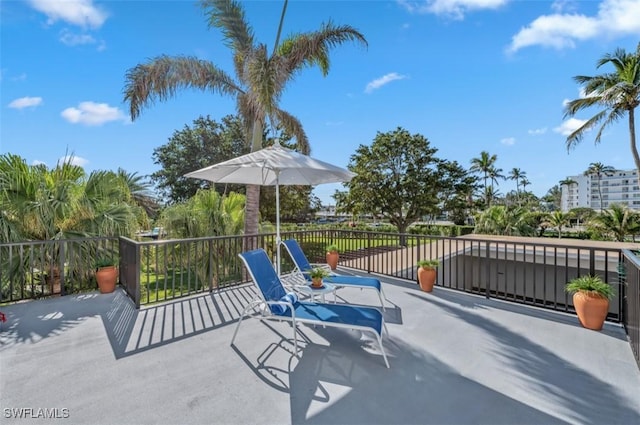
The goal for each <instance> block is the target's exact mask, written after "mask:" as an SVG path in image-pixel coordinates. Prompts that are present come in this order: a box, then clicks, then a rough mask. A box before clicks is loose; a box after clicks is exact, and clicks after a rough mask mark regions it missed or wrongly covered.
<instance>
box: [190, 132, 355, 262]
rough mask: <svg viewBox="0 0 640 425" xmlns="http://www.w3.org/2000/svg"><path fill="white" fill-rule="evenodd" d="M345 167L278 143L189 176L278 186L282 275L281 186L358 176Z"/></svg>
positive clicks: (277, 230)
mask: <svg viewBox="0 0 640 425" xmlns="http://www.w3.org/2000/svg"><path fill="white" fill-rule="evenodd" d="M354 175H355V174H353V173H352V172H350V171H348V170H345V169H344V168H340V167H337V166H335V165H331V164H329V163H327V162H324V161H320V160H317V159H314V158H311V157H309V156H307V155H303V154H301V153H299V152H296V151H293V150H291V149H287V148H284V147H282V146H280V144H279V143H276V144H275V145H273V146H269V147H267V148H264V149H260V150H259V151H255V152H251V153H248V154H246V155H242V156H239V157H237V158H233V159H230V160H228V161H224V162H220V163H218V164H214V165H210V166H208V167H205V168H202V169H200V170H196V171H192V172H190V173H187V174H185V177H192V178H197V179H203V180H209V181H212V182H215V183H236V184H256V185H260V186H275V187H276V245H277V246H276V252H277V268H278V274H279V273H280V241H281V239H280V190H279V186H280V185H305V186H316V185H318V184H323V183H339V182H347V181H349V180H351V178H352V177H353V176H354Z"/></svg>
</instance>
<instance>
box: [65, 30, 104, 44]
mask: <svg viewBox="0 0 640 425" xmlns="http://www.w3.org/2000/svg"><path fill="white" fill-rule="evenodd" d="M60 41H61V42H62V43H63V44H66V45H67V46H77V45H80V44H94V43H95V42H96V39H95V38H93V36H91V35H89V34H73V33H72V32H71V31H69V30H67V29H64V30H62V31H61V32H60Z"/></svg>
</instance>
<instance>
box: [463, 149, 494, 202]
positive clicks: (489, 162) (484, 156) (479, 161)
mask: <svg viewBox="0 0 640 425" xmlns="http://www.w3.org/2000/svg"><path fill="white" fill-rule="evenodd" d="M497 160H498V156H497V155H490V154H489V152H487V151H482V152H480V156H479V157H478V158H472V159H471V168H470V171H471V172H475V173H479V174H482V176H483V181H484V184H483V188H484V189H485V190H484V196H485V204H486V206H487V207H490V206H491V198H489V194H490V193H491V192H492V191H487V189H488V185H487V180H488V179H491V180H493V179H494V177H497V174H499V173H498V172H497V171H496V170H497V169H496V168H495V164H496V161H497ZM500 171H502V170H500Z"/></svg>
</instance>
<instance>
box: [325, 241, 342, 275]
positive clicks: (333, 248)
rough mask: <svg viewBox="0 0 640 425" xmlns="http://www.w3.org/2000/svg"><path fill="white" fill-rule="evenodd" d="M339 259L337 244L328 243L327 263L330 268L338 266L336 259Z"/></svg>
mask: <svg viewBox="0 0 640 425" xmlns="http://www.w3.org/2000/svg"><path fill="white" fill-rule="evenodd" d="M339 259H340V255H339V254H338V246H337V245H329V246H327V264H329V267H331V270H335V269H336V267H338V260H339Z"/></svg>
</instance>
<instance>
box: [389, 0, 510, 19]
mask: <svg viewBox="0 0 640 425" xmlns="http://www.w3.org/2000/svg"><path fill="white" fill-rule="evenodd" d="M508 2H509V0H422V1H416V0H398V4H400V5H401V6H403V7H404V8H405V9H407V10H408V11H409V12H410V13H432V14H434V15H444V16H447V17H450V18H453V19H464V15H465V13H468V12H472V11H475V10H482V9H497V8H499V7H501V6H503V5H505V4H507V3H508Z"/></svg>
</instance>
